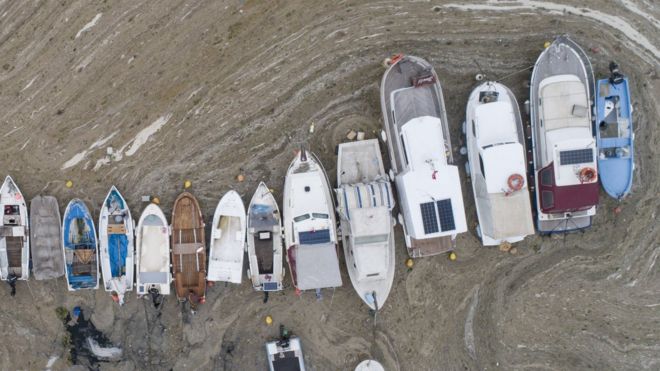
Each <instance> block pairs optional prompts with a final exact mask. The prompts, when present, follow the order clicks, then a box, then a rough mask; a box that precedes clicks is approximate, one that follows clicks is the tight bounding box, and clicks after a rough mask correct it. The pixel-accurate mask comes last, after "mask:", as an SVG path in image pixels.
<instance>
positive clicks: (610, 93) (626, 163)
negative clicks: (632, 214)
mask: <svg viewBox="0 0 660 371" xmlns="http://www.w3.org/2000/svg"><path fill="white" fill-rule="evenodd" d="M610 73H611V76H610V78H608V79H602V80H598V82H597V86H596V109H595V112H596V123H597V124H598V128H597V130H596V147H597V148H598V169H599V172H600V183H601V184H602V185H603V189H604V190H605V192H606V193H607V194H608V195H610V196H611V197H613V198H615V199H617V200H621V199H623V198H624V197H626V196H627V195H628V194H629V193H630V189H631V188H632V182H633V171H634V169H635V159H634V157H635V156H634V150H633V149H634V148H633V142H634V138H635V133H634V132H633V122H632V111H633V107H632V104H631V103H630V88H629V83H628V78H627V77H625V76H623V75H622V74H621V72H620V71H619V66H618V65H617V64H616V63H614V62H611V63H610Z"/></svg>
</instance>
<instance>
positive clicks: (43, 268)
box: [30, 196, 64, 280]
mask: <svg viewBox="0 0 660 371" xmlns="http://www.w3.org/2000/svg"><path fill="white" fill-rule="evenodd" d="M61 223H62V218H61V217H60V207H59V205H58V203H57V199H56V198H55V197H53V196H36V197H35V198H33V199H32V201H30V245H31V246H30V247H31V250H32V273H33V275H34V278H35V279H36V280H47V279H51V278H57V277H62V276H63V275H64V257H63V256H62V231H61V229H62V224H61Z"/></svg>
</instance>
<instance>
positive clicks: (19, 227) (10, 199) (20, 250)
mask: <svg viewBox="0 0 660 371" xmlns="http://www.w3.org/2000/svg"><path fill="white" fill-rule="evenodd" d="M0 208H2V209H3V210H4V213H3V214H2V226H1V227H0V228H1V229H0V278H1V279H2V280H3V281H10V284H12V285H13V282H15V280H17V279H18V280H27V279H28V278H29V276H30V228H29V219H28V212H27V205H26V204H25V199H24V198H23V194H22V193H21V191H20V190H19V189H18V186H17V185H16V183H15V182H14V180H13V179H12V178H11V177H10V176H7V177H6V178H5V181H4V183H2V187H0ZM12 290H13V286H12ZM12 292H13V291H12Z"/></svg>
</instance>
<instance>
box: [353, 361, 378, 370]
mask: <svg viewBox="0 0 660 371" xmlns="http://www.w3.org/2000/svg"><path fill="white" fill-rule="evenodd" d="M355 371H385V368H384V367H383V365H382V364H380V362H378V361H376V360H373V359H365V360H364V361H362V362H360V364H358V365H357V366H356V367H355Z"/></svg>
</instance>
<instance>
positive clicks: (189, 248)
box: [172, 242, 204, 255]
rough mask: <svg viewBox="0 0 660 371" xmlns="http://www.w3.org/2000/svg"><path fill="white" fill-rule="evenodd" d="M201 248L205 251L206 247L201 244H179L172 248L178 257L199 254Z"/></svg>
mask: <svg viewBox="0 0 660 371" xmlns="http://www.w3.org/2000/svg"><path fill="white" fill-rule="evenodd" d="M199 248H202V251H204V245H203V244H201V243H194V242H193V243H177V244H174V246H173V247H172V253H174V254H177V255H187V254H197V250H198V249H199Z"/></svg>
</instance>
